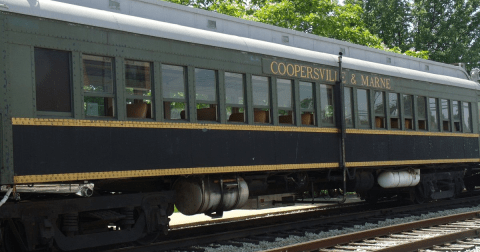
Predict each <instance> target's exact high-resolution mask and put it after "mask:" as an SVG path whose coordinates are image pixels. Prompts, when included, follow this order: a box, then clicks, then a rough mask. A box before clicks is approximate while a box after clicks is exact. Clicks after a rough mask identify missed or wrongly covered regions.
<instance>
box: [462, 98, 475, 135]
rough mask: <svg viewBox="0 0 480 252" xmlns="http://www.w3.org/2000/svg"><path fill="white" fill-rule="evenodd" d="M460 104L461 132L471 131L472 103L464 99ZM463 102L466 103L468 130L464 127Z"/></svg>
mask: <svg viewBox="0 0 480 252" xmlns="http://www.w3.org/2000/svg"><path fill="white" fill-rule="evenodd" d="M461 104H462V109H461V112H462V120H461V121H462V123H461V125H462V132H463V133H473V120H472V103H471V102H465V101H461ZM465 104H467V105H468V124H469V125H468V127H469V129H470V131H466V129H465V128H466V127H465V119H466V118H465Z"/></svg>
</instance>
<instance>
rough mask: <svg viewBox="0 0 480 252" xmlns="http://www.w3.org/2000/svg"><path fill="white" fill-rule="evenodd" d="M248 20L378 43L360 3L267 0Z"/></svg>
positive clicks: (365, 43) (354, 40)
mask: <svg viewBox="0 0 480 252" xmlns="http://www.w3.org/2000/svg"><path fill="white" fill-rule="evenodd" d="M265 2H266V4H263V5H260V8H259V9H258V10H257V11H255V12H254V13H253V15H252V18H251V20H254V21H258V22H262V23H267V24H272V25H276V26H280V27H284V28H289V29H293V30H297V31H302V32H306V33H312V34H315V35H319V36H324V37H328V38H334V39H339V40H344V41H348V42H351V43H355V44H360V45H365V46H372V47H373V46H379V45H380V44H381V40H380V39H379V38H378V37H377V36H375V35H373V34H371V33H370V31H369V30H368V29H367V28H366V26H365V24H364V23H363V21H362V19H361V15H362V12H363V10H362V8H361V7H360V6H359V5H353V4H345V5H344V6H341V5H338V4H337V3H335V2H332V1H330V0H280V1H275V0H270V1H265Z"/></svg>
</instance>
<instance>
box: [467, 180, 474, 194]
mask: <svg viewBox="0 0 480 252" xmlns="http://www.w3.org/2000/svg"><path fill="white" fill-rule="evenodd" d="M465 189H467V192H473V191H475V184H474V183H469V181H465Z"/></svg>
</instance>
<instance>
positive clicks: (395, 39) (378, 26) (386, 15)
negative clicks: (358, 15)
mask: <svg viewBox="0 0 480 252" xmlns="http://www.w3.org/2000/svg"><path fill="white" fill-rule="evenodd" d="M348 2H351V0H350V1H348ZM354 3H358V4H360V5H361V6H362V7H363V9H364V12H363V15H362V19H363V21H364V22H365V24H366V25H367V27H368V29H369V30H370V32H372V33H373V34H376V35H377V36H379V37H380V38H381V39H382V40H383V42H384V43H385V45H387V46H388V47H398V48H400V49H401V50H402V51H406V50H409V49H410V48H411V46H412V45H411V43H412V40H411V38H410V32H409V28H410V26H411V19H412V16H411V4H410V1H408V0H368V1H358V0H357V1H354Z"/></svg>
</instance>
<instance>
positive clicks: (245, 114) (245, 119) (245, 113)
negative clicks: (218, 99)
mask: <svg viewBox="0 0 480 252" xmlns="http://www.w3.org/2000/svg"><path fill="white" fill-rule="evenodd" d="M227 73H231V74H239V75H241V76H242V91H243V104H241V105H240V104H234V103H228V102H227V99H226V97H227V85H226V83H227V81H226V80H227V78H226V76H227ZM223 90H224V94H223V96H224V97H225V108H224V110H225V116H226V117H225V122H226V123H233V124H246V123H247V122H248V111H247V110H248V102H247V74H246V73H239V72H230V71H225V72H223ZM228 107H238V108H243V122H237V121H229V116H227V114H226V111H227V108H228Z"/></svg>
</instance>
